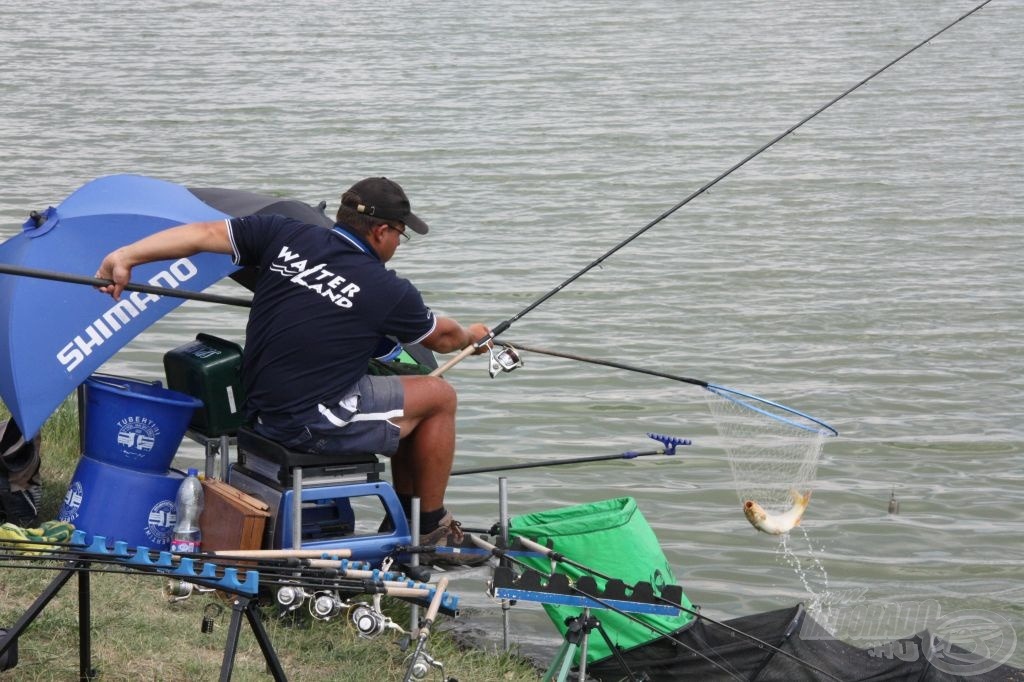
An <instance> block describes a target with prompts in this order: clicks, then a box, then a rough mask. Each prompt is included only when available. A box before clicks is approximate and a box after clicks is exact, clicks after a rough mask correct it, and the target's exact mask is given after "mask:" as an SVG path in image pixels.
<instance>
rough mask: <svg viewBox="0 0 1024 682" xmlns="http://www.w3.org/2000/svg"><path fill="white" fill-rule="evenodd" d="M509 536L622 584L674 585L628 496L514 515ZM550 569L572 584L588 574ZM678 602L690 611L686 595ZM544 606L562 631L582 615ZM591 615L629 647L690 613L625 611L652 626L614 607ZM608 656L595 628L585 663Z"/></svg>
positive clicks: (542, 565)
mask: <svg viewBox="0 0 1024 682" xmlns="http://www.w3.org/2000/svg"><path fill="white" fill-rule="evenodd" d="M509 535H511V536H512V537H517V536H522V537H525V538H528V539H530V540H533V541H534V542H539V543H540V544H542V545H545V546H548V547H551V548H552V549H554V551H556V552H558V553H560V554H562V555H563V556H565V557H566V558H567V559H571V560H573V561H575V562H576V563H579V564H583V565H584V566H587V567H589V568H592V569H594V570H596V571H599V572H601V573H603V574H605V575H607V576H610V577H612V578H618V579H619V580H622V581H623V582H625V583H626V584H627V585H635V584H636V583H638V582H646V583H650V584H651V586H652V587H654V589H655V591H656V593H657V592H658V591H659V588H661V587H663V586H665V585H674V584H676V580H675V576H673V574H672V567H671V566H670V565H669V563H668V560H667V559H666V558H665V554H664V552H662V551H661V546H660V545H659V544H658V538H657V537H655V535H654V531H653V530H651V527H650V526H649V525H648V524H647V519H645V518H644V515H643V514H642V513H641V512H640V509H639V508H638V507H637V506H636V501H635V500H634V499H633V498H631V497H620V498H617V499H614V500H605V501H603V502H593V503H590V504H583V505H578V506H574V507H563V508H560V509H552V510H550V511H542V512H537V513H535V514H524V515H522V516H517V517H514V518H512V519H510V521H509ZM525 562H526V563H528V564H529V565H530V566H531V567H533V568H535V569H536V570H538V571H540V572H541V573H544V574H547V573H550V572H551V562H550V561H549V560H548V559H539V558H538V559H531V558H526V559H525ZM555 570H556V571H557V572H558V573H564V574H565V575H567V576H569V579H570V580H571V581H574V582H575V580H576V579H578V578H580V577H581V576H584V575H588V574H587V573H586V572H584V571H581V570H579V569H577V568H574V567H572V566H569V565H568V564H565V563H558V564H557V565H556V568H555ZM595 579H596V580H597V586H598V588H599V589H600V590H602V591H603V590H604V586H605V582H606V581H604V580H602V579H601V578H596V576H595ZM681 604H682V606H683V607H684V609H691V610H692V609H693V605H692V604H691V603H690V600H689V599H687V597H686V595H683V597H682V601H681ZM544 609H545V610H546V611H547V614H548V617H549V618H551V620H552V622H554V624H555V627H557V628H558V631H559V632H560V633H561V634H562V635H564V634H565V631H566V629H567V625H566V623H565V620H566V619H567V618H571V617H575V616H578V615H580V613H581V609H580V608H579V607H573V606H564V605H553V604H545V605H544ZM594 615H595V616H597V617H598V619H599V620H600V622H601V625H602V627H603V628H604V630H605V632H606V633H607V634H608V637H609V638H610V639H611V641H612V642H613V643H614V644H615V646H617V647H619V648H620V649H631V648H633V647H635V646H639V645H641V644H646V643H647V642H650V641H651V640H654V639H657V638H658V637H660V636H662V635H663V634H667V633H670V632H675V631H676V630H679V629H680V628H683V627H686V626H687V625H689V624H690V623H691V622H692V621H693V619H694V617H695V616H694V615H693V614H692V613H689V612H687V611H686V610H683V611H681V612H680V614H679V615H678V616H675V617H669V616H652V615H647V614H639V613H631V614H630V615H631V616H633V617H634V618H637V619H638V620H641V621H643V622H644V623H648V624H650V625H651V626H652V627H653V628H654V630H652V629H651V628H649V627H647V626H645V625H643V624H641V623H637V622H636V621H634V620H631V619H630V618H627V617H626V616H623V615H621V614H618V613H615V612H613V611H609V610H600V611H595V612H594ZM611 655H612V652H611V650H610V649H609V648H608V646H607V644H605V641H604V638H603V637H601V636H600V635H598V633H597V632H596V631H595V632H593V633H592V635H591V636H590V638H589V640H588V643H587V662H588V663H591V662H594V661H597V660H600V659H603V658H607V657H608V656H611ZM576 659H577V660H576V661H575V662H576V663H577V664H578V663H579V660H578V659H579V651H577V652H576Z"/></svg>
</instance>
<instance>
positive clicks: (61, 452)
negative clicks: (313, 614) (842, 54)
mask: <svg viewBox="0 0 1024 682" xmlns="http://www.w3.org/2000/svg"><path fill="white" fill-rule="evenodd" d="M5 418H6V411H5V410H4V409H3V407H2V405H0V419H5ZM78 443H79V439H78V417H77V412H76V409H75V403H74V401H73V400H69V401H68V402H66V403H65V404H64V405H63V406H62V407H61V409H60V410H58V412H57V413H56V414H55V415H54V416H53V417H52V418H51V419H50V420H49V421H48V422H47V424H46V426H45V427H44V429H43V442H42V462H43V464H42V466H43V469H42V476H43V486H44V488H43V503H42V510H41V514H40V519H41V520H45V519H51V518H54V517H55V516H56V512H57V510H58V508H59V507H60V503H61V501H62V499H63V497H64V492H65V491H66V489H67V485H68V482H69V481H70V479H71V474H72V472H73V471H74V468H75V466H76V465H77V461H78V454H79V444H78ZM0 563H5V564H9V563H12V562H4V561H3V560H2V559H0ZM29 566H32V567H36V568H39V569H41V568H42V567H47V570H34V569H31V568H29ZM56 568H58V566H57V565H56V564H54V563H52V562H42V561H34V562H32V563H31V564H26V563H19V564H18V565H17V567H0V627H7V628H10V627H11V626H12V625H13V624H14V623H15V622H16V621H17V620H18V619H19V618H20V617H21V616H22V614H23V613H24V612H25V610H26V609H28V608H29V607H30V606H31V605H32V603H33V602H34V601H35V600H36V598H37V597H38V596H39V594H40V593H42V592H43V590H44V589H45V588H46V587H47V585H48V584H49V583H50V582H51V581H52V580H53V578H54V577H55V576H56V575H58V572H57V570H55V569H56ZM165 582H166V578H161V577H159V576H155V575H152V574H143V573H140V572H126V571H121V570H120V569H118V570H117V571H116V572H111V573H92V574H91V579H90V588H91V599H90V603H91V617H92V627H91V629H90V635H91V639H92V646H91V654H92V665H93V668H94V669H96V670H97V672H98V679H101V680H125V681H128V680H131V681H133V682H134V681H137V680H168V681H174V682H178V681H180V680H216V679H218V677H219V674H220V670H221V664H222V661H223V657H224V645H225V639H226V634H227V628H228V622H229V618H230V614H231V609H230V605H229V604H228V603H227V602H226V601H225V600H224V598H223V597H220V596H217V594H216V593H214V594H201V595H200V594H193V596H192V597H190V598H189V599H187V600H185V601H182V602H178V603H175V604H171V603H169V602H168V601H167V600H166V598H165V597H164V595H163V587H164V584H165ZM77 585H78V582H77V580H75V579H74V578H72V580H70V581H69V582H68V583H67V584H66V585H65V586H64V587H63V589H61V591H60V592H58V593H57V595H56V597H55V598H54V599H53V600H52V601H51V602H50V603H49V604H48V605H47V606H46V607H45V608H44V609H43V611H42V612H41V614H40V615H39V617H38V618H36V620H35V621H34V622H33V623H32V625H31V626H30V627H29V628H28V629H27V630H26V631H25V632H24V633H23V634H22V636H21V637H20V638H19V642H18V649H19V652H18V654H19V655H18V658H19V663H18V665H17V667H16V668H14V669H13V670H10V671H7V672H3V673H0V681H3V682H8V681H11V682H13V681H14V680H17V681H18V682H23V681H28V682H31V681H36V680H38V681H43V680H45V681H46V682H53V681H61V680H69V681H70V680H78V679H79V663H78V642H79V628H78V589H77ZM481 589H482V586H481ZM217 606H219V607H223V610H222V612H221V613H220V615H219V617H218V618H217V619H216V620H215V621H214V629H213V632H212V633H209V634H206V633H203V632H202V630H201V624H202V620H203V615H204V611H205V610H206V609H207V608H209V609H210V610H216V608H217ZM261 612H262V614H263V619H262V622H263V624H264V626H265V627H266V629H267V632H268V634H269V637H270V641H271V643H272V645H273V647H274V649H275V651H276V653H277V656H278V658H279V659H280V661H281V665H282V667H283V668H284V671H285V674H286V675H287V676H288V678H289V679H291V680H300V681H302V682H307V681H308V682H318V681H320V680H324V681H326V680H341V679H344V680H354V681H362V680H401V679H403V677H404V675H405V671H406V667H407V665H408V664H407V660H406V657H407V656H408V654H409V651H411V649H410V650H409V651H404V652H403V651H402V650H401V649H400V647H399V645H398V640H399V637H398V636H397V635H391V634H388V633H385V634H383V635H381V636H380V637H378V638H375V639H363V638H361V637H359V636H358V635H357V634H356V633H355V631H354V629H353V628H352V627H350V626H349V624H348V619H347V618H345V617H344V613H343V614H342V616H339V617H338V618H337V619H334V620H331V621H328V622H321V621H312V620H311V619H305V620H299V621H298V622H291V621H290V620H289V619H282V618H280V617H279V616H278V614H277V611H276V608H274V607H273V606H266V607H264V608H262V609H261ZM385 613H386V614H387V615H389V616H390V617H391V618H393V619H394V621H395V622H396V623H398V624H400V625H402V626H405V625H407V624H408V622H409V614H408V608H407V606H406V605H405V604H404V603H402V602H400V601H391V600H385ZM457 628H458V623H457V619H456V620H454V621H453V620H452V619H450V618H447V617H445V616H439V618H438V625H437V627H435V629H434V632H433V633H432V635H431V638H430V641H429V642H428V645H427V649H428V651H429V653H430V655H431V656H433V657H434V658H435V659H437V660H439V661H443V662H444V665H445V674H446V675H448V676H452V677H455V678H457V679H459V680H461V681H462V682H468V681H473V682H477V681H482V682H491V681H493V682H499V681H502V680H509V681H518V680H536V679H538V678H539V674H538V672H537V671H536V669H535V668H534V667H533V666H532V665H531V664H529V663H528V662H526V661H524V660H522V659H520V658H518V657H516V656H515V655H514V654H503V653H500V652H494V651H482V650H466V649H464V648H461V647H460V646H459V645H458V644H457V643H456V640H455V638H454V637H453V636H452V634H451V633H452V631H454V630H456V629H457ZM231 679H232V680H238V681H241V682H245V681H248V680H268V679H272V678H271V676H270V675H269V674H268V672H267V669H266V664H265V661H264V658H263V654H262V652H261V651H260V649H259V646H258V644H257V643H256V640H255V637H254V636H253V635H252V632H251V630H250V628H249V626H248V624H247V623H245V622H244V621H243V625H242V632H241V637H240V640H239V645H238V650H237V654H236V656H235V659H234V669H233V675H232V678H231ZM427 679H429V680H440V679H442V678H441V676H440V674H439V673H437V672H435V673H434V674H432V675H431V676H429V677H428V678H427Z"/></svg>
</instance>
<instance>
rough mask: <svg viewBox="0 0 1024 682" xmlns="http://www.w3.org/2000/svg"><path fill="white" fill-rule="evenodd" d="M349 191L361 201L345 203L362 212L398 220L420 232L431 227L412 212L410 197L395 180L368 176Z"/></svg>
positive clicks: (422, 232)
mask: <svg viewBox="0 0 1024 682" xmlns="http://www.w3.org/2000/svg"><path fill="white" fill-rule="evenodd" d="M348 191H349V192H352V193H353V194H355V195H356V196H358V197H359V201H358V202H356V203H355V204H351V203H350V202H344V203H345V204H346V205H347V206H349V207H350V208H354V209H355V210H357V211H358V212H360V213H365V214H366V215H368V216H373V217H374V218H381V219H383V220H397V221H399V222H401V223H404V224H405V225H406V226H407V227H410V228H412V230H413V231H414V232H418V233H419V234H426V233H427V232H428V231H429V229H430V228H429V227H427V224H426V223H425V222H423V221H422V220H420V219H419V217H418V216H417V215H416V214H415V213H413V212H412V207H411V206H410V205H409V197H407V196H405V192H404V191H402V188H401V186H400V185H399V184H398V183H397V182H395V181H394V180H388V179H387V178H366V179H365V180H360V181H359V182H357V183H356V184H354V185H352V187H350V188H349V190H348ZM347 193H348V192H346V194H347Z"/></svg>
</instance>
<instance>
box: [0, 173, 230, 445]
mask: <svg viewBox="0 0 1024 682" xmlns="http://www.w3.org/2000/svg"><path fill="white" fill-rule="evenodd" d="M227 216H228V214H226V213H225V212H222V211H221V210H218V209H217V208H214V207H213V206H211V205H210V204H208V203H206V202H204V201H201V200H200V199H199V198H198V197H197V196H196V194H194V193H193V192H191V191H189V190H188V189H187V188H185V187H182V186H180V185H175V184H172V183H169V182H164V181H161V180H156V179H153V178H147V177H143V176H138V175H114V176H109V177H104V178H99V179H97V180H94V181H92V182H90V183H88V184H86V185H85V186H83V187H82V188H80V189H79V190H77V191H76V192H75V193H73V194H72V195H71V196H69V197H68V198H67V199H65V200H64V201H63V202H62V203H61V204H60V205H58V206H57V207H56V208H53V207H50V208H48V209H46V211H43V212H42V213H39V214H36V213H33V215H32V216H31V217H30V218H29V220H28V221H27V222H26V223H25V225H24V229H23V231H22V232H21V233H20V234H18V235H16V236H14V237H12V238H10V239H8V240H7V241H5V242H4V243H3V244H0V263H3V264H9V265H18V266H23V267H27V268H37V269H49V270H53V271H59V272H64V273H69V274H73V275H77V276H92V275H93V274H94V273H95V272H96V268H97V267H98V266H99V264H100V261H101V260H102V258H103V257H104V256H105V255H106V254H107V253H109V252H110V251H112V250H114V249H116V248H117V247H119V246H123V245H125V244H129V243H131V242H133V241H135V240H137V239H140V238H142V237H145V236H147V235H150V234H153V233H154V232H158V231H160V230H162V229H164V228H167V227H171V226H174V225H178V224H180V223H188V222H195V221H201V220H216V219H218V218H225V217H227ZM236 270H238V267H237V266H235V265H234V264H232V262H231V259H230V257H228V256H226V255H222V254H207V253H204V254H199V255H197V256H192V257H189V258H183V259H180V260H178V261H175V262H168V261H164V262H158V263H150V264H148V265H142V266H139V267H137V268H135V270H134V272H133V278H134V280H135V281H138V282H145V283H148V284H151V285H155V286H159V287H165V288H170V289H184V290H188V291H201V290H202V289H204V288H206V287H208V286H210V285H211V284H213V283H214V282H216V281H218V280H220V279H222V278H223V277H225V276H227V275H229V274H232V273H233V272H235V271H236ZM182 302H183V301H182V299H179V298H172V297H169V296H157V295H154V294H146V293H140V292H127V291H126V292H125V293H124V294H123V295H122V297H121V300H120V301H114V300H113V299H111V298H110V297H109V296H105V295H103V294H100V293H99V292H98V291H96V290H95V289H93V288H91V287H88V286H82V285H81V284H71V283H67V282H60V281H51V280H43V279H35V278H29V277H22V276H12V275H0V319H2V320H3V325H4V327H3V330H2V331H0V398H2V399H3V402H4V404H5V405H6V406H7V408H8V409H9V410H10V411H11V414H12V416H13V417H14V420H15V422H17V423H18V425H20V426H21V429H22V432H23V433H24V434H25V436H26V437H27V438H31V437H32V436H34V435H35V434H36V433H37V432H38V431H39V429H40V428H41V427H42V425H43V423H44V422H45V421H46V419H47V418H48V417H49V416H50V415H51V414H52V413H53V412H54V410H55V409H56V408H57V407H58V406H60V404H61V402H63V400H64V399H65V398H66V397H67V396H68V395H69V394H70V393H71V392H72V391H74V390H75V389H76V388H77V387H78V385H79V384H81V383H82V382H83V381H85V379H87V378H88V377H89V375H90V374H92V373H93V372H94V371H95V370H96V369H97V368H98V367H99V366H100V365H102V364H103V363H104V362H105V361H106V360H107V359H109V358H110V357H111V356H113V355H114V354H115V353H116V352H117V351H118V350H119V349H120V348H122V347H123V346H124V345H125V344H127V343H128V342H129V341H131V340H132V339H133V338H135V337H136V336H137V335H138V334H139V333H141V332H142V331H144V330H145V329H146V328H148V327H149V326H150V325H152V324H153V323H154V322H156V321H157V320H159V319H160V318H161V317H163V316H164V315H166V314H167V313H168V312H170V311H171V310H173V309H174V308H176V307H177V306H179V305H180V304H181V303H182Z"/></svg>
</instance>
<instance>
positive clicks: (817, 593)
mask: <svg viewBox="0 0 1024 682" xmlns="http://www.w3.org/2000/svg"><path fill="white" fill-rule="evenodd" d="M796 530H799V532H800V533H801V539H802V544H803V545H804V547H803V548H802V552H801V551H800V550H799V549H798V548H797V547H796V542H795V541H794V542H792V543H791V539H793V538H792V535H793V532H790V533H783V534H782V535H780V536H779V546H778V548H777V550H776V561H778V562H779V563H782V564H785V565H787V566H789V567H790V568H792V569H793V572H794V573H795V574H796V576H797V578H799V579H800V582H801V584H802V585H803V586H804V590H805V591H806V592H807V595H808V598H807V599H806V600H805V606H806V607H807V610H808V611H810V612H811V613H813V614H814V616H815V619H816V620H817V621H818V622H819V623H820V624H821V625H822V626H824V627H826V628H829V620H830V616H831V613H832V608H833V606H835V605H837V604H840V603H844V602H845V601H847V597H846V596H845V595H843V594H840V593H836V592H833V591H832V590H831V589H830V588H829V582H828V571H827V570H826V569H825V564H824V563H822V561H821V553H822V551H823V549H824V548H823V547H815V545H814V543H813V542H811V537H810V535H809V534H808V533H807V530H806V529H804V528H803V527H800V526H797V528H795V529H794V531H796Z"/></svg>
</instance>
